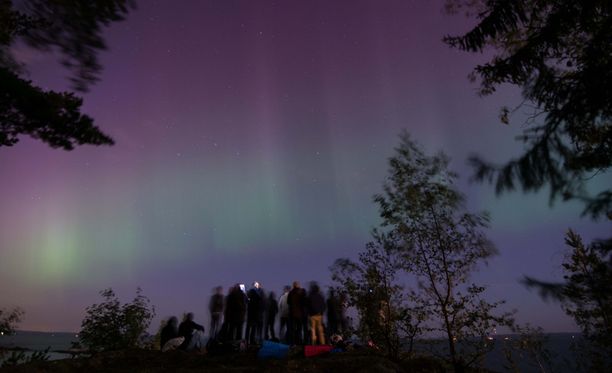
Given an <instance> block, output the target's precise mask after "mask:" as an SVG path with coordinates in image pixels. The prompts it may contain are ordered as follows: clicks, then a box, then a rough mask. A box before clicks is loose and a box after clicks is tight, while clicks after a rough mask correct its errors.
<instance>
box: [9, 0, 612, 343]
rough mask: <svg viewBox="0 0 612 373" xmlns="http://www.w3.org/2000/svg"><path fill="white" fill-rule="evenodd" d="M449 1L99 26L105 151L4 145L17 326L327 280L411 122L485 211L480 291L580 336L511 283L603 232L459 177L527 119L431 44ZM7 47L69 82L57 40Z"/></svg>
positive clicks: (509, 150) (89, 97) (259, 6)
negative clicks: (105, 295) (99, 307)
mask: <svg viewBox="0 0 612 373" xmlns="http://www.w3.org/2000/svg"><path fill="white" fill-rule="evenodd" d="M442 5H443V1H432V2H426V1H405V0H376V1H374V0H372V1H368V0H350V1H349V0H334V1H327V0H313V1H308V2H305V1H269V0H266V1H247V0H224V1H219V0H216V1H213V0H206V1H204V0H202V1H195V0H193V1H181V2H180V3H177V2H173V1H170V0H166V1H150V0H146V1H145V0H142V1H140V2H139V3H138V9H137V10H135V11H134V12H133V13H131V14H130V15H129V16H128V19H127V20H126V21H124V22H122V23H118V24H114V25H112V27H111V28H110V29H108V30H107V33H106V38H107V42H108V45H109V47H110V49H109V51H107V52H105V53H103V54H102V55H101V58H102V63H103V66H104V72H103V74H102V76H101V81H100V82H99V83H98V84H96V85H95V86H93V87H92V89H91V92H89V93H87V94H85V95H84V99H85V105H84V106H85V110H84V111H85V112H87V113H88V114H90V115H91V116H93V117H94V118H95V119H96V124H97V125H98V126H99V127H101V128H102V129H103V130H104V131H105V132H106V133H108V134H110V135H111V136H112V137H113V138H114V139H115V141H116V145H115V146H114V147H99V148H96V147H81V148H78V149H76V150H75V151H72V152H64V151H61V150H53V149H50V148H48V147H47V146H45V145H43V144H42V143H39V142H36V141H33V140H30V139H22V141H21V142H20V143H19V144H17V145H16V146H14V147H12V148H6V147H3V148H0V180H2V182H1V183H0V190H1V193H0V196H1V197H0V198H1V199H2V202H1V206H2V207H1V208H0V294H2V295H3V296H2V298H1V299H2V301H3V302H7V304H0V306H11V305H19V306H21V307H23V308H24V309H25V311H26V316H25V319H24V322H23V323H22V324H21V328H23V329H28V330H53V331H58V330H66V331H75V330H78V328H79V326H80V322H81V319H82V316H83V314H84V309H85V307H86V306H88V305H90V304H92V303H94V302H96V301H98V299H99V298H98V295H97V292H98V291H99V290H102V289H104V288H106V287H113V288H114V289H116V290H117V293H118V295H119V296H121V297H122V298H124V299H125V300H128V299H129V297H131V296H132V295H133V294H134V290H135V288H136V287H137V286H140V287H142V288H143V292H144V294H145V295H147V296H149V297H150V298H151V301H152V303H153V304H154V305H155V306H156V308H157V315H158V318H161V317H165V316H168V315H172V314H174V315H180V314H181V313H182V312H184V311H193V312H195V314H196V319H199V320H201V321H204V320H206V319H207V317H208V315H207V308H206V307H207V302H208V297H209V295H210V292H211V288H212V287H213V286H216V285H222V286H223V287H224V288H225V287H227V286H229V285H230V284H233V283H236V282H244V283H247V284H249V283H251V282H252V281H255V280H257V281H259V282H261V283H262V285H263V287H264V288H266V289H271V290H275V291H277V292H278V291H280V289H281V287H282V286H283V285H285V284H288V283H290V282H291V281H292V280H294V279H297V280H301V281H302V282H306V281H309V280H313V279H315V280H318V281H319V282H320V283H321V284H323V285H325V284H329V282H330V279H329V277H330V276H329V271H328V267H329V266H330V265H331V264H332V263H333V261H334V260H335V259H336V258H338V257H342V256H352V255H355V254H356V253H357V252H358V251H359V250H361V249H362V248H363V246H364V245H365V243H366V242H367V241H368V238H369V231H370V229H371V228H372V227H373V226H375V224H376V223H377V212H376V206H375V205H374V204H373V203H372V198H371V196H372V195H373V194H374V193H377V192H379V191H380V189H381V185H382V182H383V179H384V177H385V174H386V171H387V166H386V159H387V157H389V156H390V155H391V153H392V151H393V147H394V145H395V144H396V143H397V135H398V134H399V133H400V131H401V130H402V129H404V128H405V129H407V130H408V131H409V132H410V133H411V134H412V135H413V136H414V137H415V138H416V139H417V140H418V141H419V142H420V143H421V144H422V145H423V146H424V147H425V149H427V151H428V152H430V153H431V152H434V151H438V150H443V151H445V152H446V153H447V154H448V155H449V156H451V158H452V159H453V163H452V166H453V168H454V169H455V170H456V171H458V172H459V173H460V175H461V180H462V184H461V188H462V191H463V192H464V193H465V194H466V195H467V196H468V203H469V206H470V207H471V208H473V209H486V210H489V211H490V212H491V215H492V219H493V221H492V227H491V229H490V231H489V236H490V238H491V239H492V240H493V241H494V242H495V243H496V244H497V246H498V249H499V252H500V255H499V256H498V257H496V258H495V259H493V260H492V261H491V262H490V263H489V266H488V267H485V268H482V269H481V271H480V272H479V273H478V274H477V275H476V278H477V279H478V281H480V282H482V283H484V284H487V285H488V286H489V290H488V292H487V294H489V295H490V296H491V298H492V299H500V298H501V299H506V300H507V303H508V308H512V309H514V308H516V309H518V310H519V313H518V319H519V320H521V321H529V322H531V323H532V324H535V325H541V326H543V327H544V328H545V329H546V330H547V331H568V330H575V326H574V325H573V323H572V321H571V320H570V319H569V318H567V317H566V316H564V315H563V312H562V311H561V309H560V308H559V307H558V306H557V305H554V304H546V303H544V302H542V301H541V300H540V298H538V296H537V294H535V293H534V292H529V291H528V290H526V289H525V288H523V287H522V286H521V285H520V284H519V283H518V280H519V279H520V278H521V277H522V276H523V275H525V274H528V275H531V276H536V277H540V278H542V279H559V278H560V277H561V275H562V274H561V269H560V268H559V263H560V261H561V259H562V257H563V249H564V246H563V234H564V232H565V230H566V229H567V228H568V227H572V228H574V229H575V230H576V231H577V232H579V233H581V234H583V235H584V238H585V240H588V239H591V238H595V237H601V236H603V234H605V233H609V232H608V230H609V227H608V226H606V225H604V224H598V223H595V222H592V221H590V220H588V219H586V218H584V219H582V218H580V217H579V215H580V206H578V205H573V204H561V203H556V204H554V205H553V206H552V207H551V206H550V205H549V201H548V195H547V193H546V192H543V193H540V194H528V195H524V194H521V193H515V194H508V195H504V196H502V197H500V198H497V197H495V195H494V193H493V188H492V187H490V186H488V185H479V184H471V183H468V181H467V180H468V179H469V176H470V170H469V169H468V168H467V166H466V162H465V160H466V159H467V156H468V155H469V154H471V153H479V154H482V155H484V156H485V157H486V158H488V159H491V160H494V161H503V160H507V159H508V158H509V157H510V156H512V155H516V154H518V153H519V152H520V150H521V145H520V144H519V143H517V142H515V141H514V139H513V137H514V136H515V135H516V134H518V133H519V132H520V130H521V128H522V127H521V120H520V118H521V117H520V116H521V113H518V114H516V116H515V117H514V118H513V124H512V126H503V125H502V124H500V123H499V119H498V113H499V108H500V106H502V105H512V104H516V103H518V101H519V94H518V92H517V91H514V90H512V89H510V88H507V89H505V90H501V91H499V92H497V93H496V94H495V95H493V96H491V97H486V98H481V97H478V96H477V95H476V86H475V84H474V83H470V82H469V80H468V79H467V75H468V73H469V72H470V71H471V69H472V68H473V66H474V65H475V64H476V63H478V62H481V61H483V57H482V56H479V55H469V54H466V53H462V52H459V51H456V50H452V49H450V48H449V47H447V46H446V45H444V44H443V43H442V42H441V38H442V36H444V35H446V34H458V33H461V32H463V31H466V30H467V29H468V28H469V26H470V23H469V20H467V19H466V18H465V17H463V16H462V15H455V16H451V15H448V14H444V13H443V12H442ZM16 52H17V53H16V54H17V55H18V56H20V58H21V59H22V60H23V61H24V62H25V63H27V66H28V68H29V70H30V73H31V79H33V80H34V81H35V82H36V83H37V84H40V85H41V86H42V87H46V88H52V89H68V88H69V87H68V85H67V84H68V83H67V79H65V75H66V74H67V72H66V71H65V70H63V69H62V68H61V66H59V65H58V64H57V63H56V59H55V58H54V56H53V55H52V54H41V53H38V52H32V51H29V50H27V49H23V50H21V49H20V50H18V51H16ZM593 182H595V183H605V184H609V182H610V179H609V176H608V178H607V179H605V180H602V178H601V177H600V178H599V179H594V180H593ZM155 326H156V324H155V322H154V324H153V327H155Z"/></svg>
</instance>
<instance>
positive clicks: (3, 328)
mask: <svg viewBox="0 0 612 373" xmlns="http://www.w3.org/2000/svg"><path fill="white" fill-rule="evenodd" d="M23 314H24V312H23V310H22V309H21V308H13V309H12V310H6V309H3V308H0V333H2V334H12V333H13V332H14V331H15V325H16V324H18V323H19V322H20V321H21V318H22V317H23Z"/></svg>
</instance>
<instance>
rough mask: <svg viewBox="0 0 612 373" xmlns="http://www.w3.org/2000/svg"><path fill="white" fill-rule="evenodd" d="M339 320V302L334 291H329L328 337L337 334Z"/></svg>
mask: <svg viewBox="0 0 612 373" xmlns="http://www.w3.org/2000/svg"><path fill="white" fill-rule="evenodd" d="M339 319H340V307H339V301H338V298H337V297H336V293H335V292H334V289H329V293H328V296H327V330H328V334H329V336H332V335H334V334H338V322H339Z"/></svg>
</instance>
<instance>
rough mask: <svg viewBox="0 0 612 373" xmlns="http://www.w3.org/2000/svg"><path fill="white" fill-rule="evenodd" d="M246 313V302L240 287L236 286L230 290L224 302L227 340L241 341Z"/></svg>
mask: <svg viewBox="0 0 612 373" xmlns="http://www.w3.org/2000/svg"><path fill="white" fill-rule="evenodd" d="M245 313H246V301H245V296H244V293H243V292H242V290H240V285H239V284H236V285H234V287H232V289H231V290H230V292H229V294H228V295H227V298H226V302H225V322H226V323H227V338H228V339H229V340H239V339H242V324H244V314H245Z"/></svg>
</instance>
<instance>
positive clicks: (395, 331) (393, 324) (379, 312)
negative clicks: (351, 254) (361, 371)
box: [330, 230, 426, 361]
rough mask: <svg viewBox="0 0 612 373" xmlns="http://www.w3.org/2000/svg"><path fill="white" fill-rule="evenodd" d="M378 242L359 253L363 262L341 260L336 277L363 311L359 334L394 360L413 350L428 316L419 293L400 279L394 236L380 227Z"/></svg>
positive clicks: (335, 269) (341, 290)
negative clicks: (390, 235)
mask: <svg viewBox="0 0 612 373" xmlns="http://www.w3.org/2000/svg"><path fill="white" fill-rule="evenodd" d="M372 235H373V238H374V241H373V242H370V243H368V244H367V245H366V249H365V251H364V252H361V253H359V261H358V262H354V261H351V260H350V259H345V258H344V259H337V260H336V262H335V263H334V265H333V266H332V267H331V268H330V269H331V271H332V280H333V281H334V282H335V283H337V284H338V285H339V286H337V287H336V289H335V290H336V291H337V292H338V293H345V294H346V295H347V299H348V300H349V306H353V307H355V308H356V309H357V311H358V313H359V325H358V328H357V333H358V335H359V336H360V337H361V338H362V339H364V340H367V341H370V342H371V343H373V344H374V345H375V346H377V347H378V348H380V349H381V350H382V351H383V352H384V353H385V355H386V356H387V357H389V358H390V359H392V360H395V361H398V360H400V357H401V353H402V352H407V353H408V354H409V355H411V354H412V352H413V346H414V341H415V338H416V337H417V336H418V335H420V334H421V333H422V324H423V322H424V320H425V319H426V315H425V313H424V310H423V309H422V308H419V307H418V306H414V305H415V304H417V303H416V301H415V300H416V295H415V294H414V292H412V291H409V290H408V289H406V287H405V286H404V285H402V284H401V283H400V282H399V281H398V275H399V274H400V271H401V267H400V266H399V265H398V263H399V261H398V257H397V255H396V253H395V252H394V250H392V243H391V241H390V237H389V236H387V235H385V234H384V233H380V232H378V231H376V230H374V231H373V233H372Z"/></svg>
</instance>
